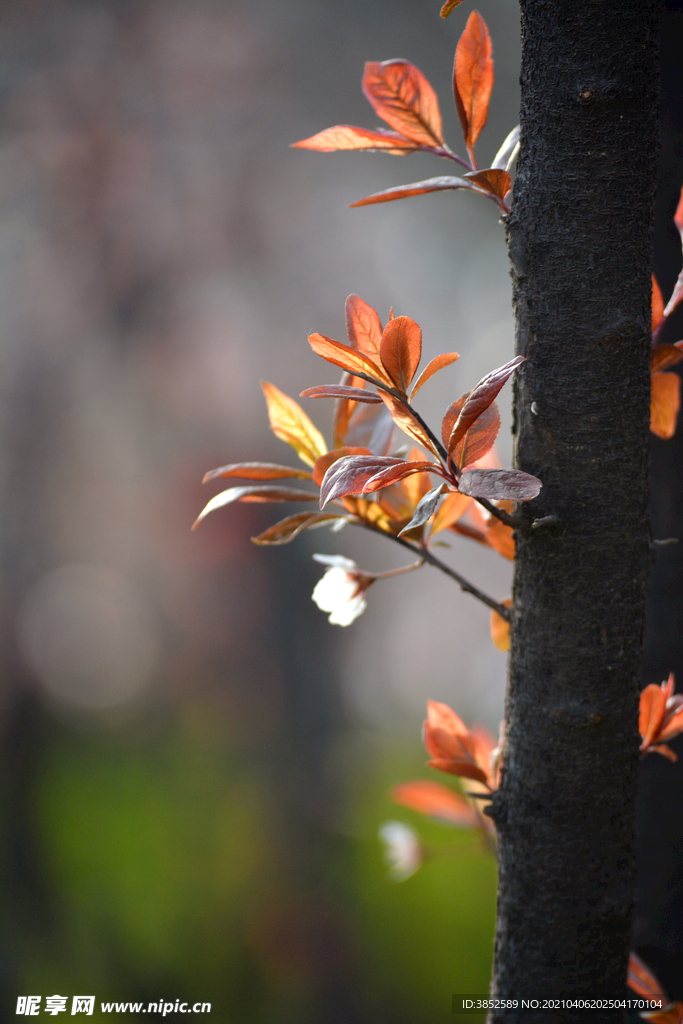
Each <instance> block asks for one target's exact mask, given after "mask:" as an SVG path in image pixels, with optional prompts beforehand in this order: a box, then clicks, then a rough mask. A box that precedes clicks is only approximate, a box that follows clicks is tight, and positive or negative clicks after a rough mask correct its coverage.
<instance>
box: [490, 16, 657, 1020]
mask: <svg viewBox="0 0 683 1024" xmlns="http://www.w3.org/2000/svg"><path fill="white" fill-rule="evenodd" d="M522 39H523V54H522V113H521V125H522V150H521V155H520V163H519V169H518V176H517V182H516V185H515V192H514V204H513V212H512V214H511V215H510V217H509V223H508V241H509V250H510V258H511V262H512V276H513V282H514V305H515V312H516V319H517V351H518V352H519V353H521V354H523V355H525V356H526V359H527V361H526V363H525V364H524V365H523V367H522V368H521V372H519V373H518V379H517V383H516V394H515V433H516V453H517V465H518V466H519V468H520V469H523V470H525V471H527V472H530V473H533V474H535V475H536V476H539V477H540V478H541V480H542V481H543V490H542V492H541V494H540V496H539V498H538V499H536V500H535V501H534V502H532V503H530V505H527V506H524V509H523V511H524V515H525V517H526V520H527V524H528V525H527V526H526V527H525V528H522V529H519V530H518V531H517V559H516V568H515V583H514V604H513V617H512V653H511V659H510V681H509V690H508V698H507V709H506V717H507V722H508V738H507V746H506V751H505V771H504V776H503V781H502V785H501V789H500V792H499V794H498V795H497V796H496V798H495V800H494V803H493V806H492V811H491V813H492V815H493V817H494V819H495V821H496V825H497V828H498V834H499V837H500V877H499V894H498V925H497V933H496V952H495V965H494V978H493V991H494V993H495V994H496V995H497V996H501V997H510V998H529V997H530V998H539V999H540V998H571V997H575V998H576V997H590V996H604V995H607V996H610V995H612V996H614V995H617V994H619V995H623V994H624V985H625V977H626V963H627V958H628V949H629V936H630V928H631V916H632V901H633V880H634V803H635V790H636V776H637V764H638V731H637V720H638V715H637V707H638V694H639V690H640V666H641V647H642V636H643V621H644V609H645V597H646V584H647V576H648V570H649V565H650V543H649V525H648V501H647V491H648V445H649V436H648V423H649V381H650V378H649V354H650V271H651V258H652V253H651V249H652V217H653V200H654V187H655V172H656V155H657V44H656V9H655V0H627V2H625V3H623V4H615V3H614V2H613V0H562V2H559V0H522ZM547 516H554V517H556V519H557V522H556V523H555V524H553V523H546V524H545V525H539V526H538V528H535V529H534V528H531V523H532V521H533V520H538V519H541V518H543V517H547ZM502 1018H503V1015H495V1016H494V1019H495V1020H499V1019H502ZM620 1018H621V1014H620V1013H612V1014H609V1013H608V1014H606V1015H605V1017H604V1019H606V1020H607V1019H614V1020H617V1019H620ZM522 1019H524V1018H522ZM533 1019H534V1021H536V1022H539V1021H542V1020H543V1017H542V1016H539V1015H538V1014H534V1015H533ZM546 1019H548V1020H553V1021H554V1022H555V1021H558V1020H562V1021H563V1020H567V1021H570V1020H574V1019H576V1020H580V1019H582V1017H581V1014H573V1013H571V1012H565V1013H561V1014H559V1015H558V1014H557V1012H555V1013H552V1014H550V1015H549V1016H548V1017H547V1018H546ZM583 1019H584V1020H585V1017H584V1018H583Z"/></svg>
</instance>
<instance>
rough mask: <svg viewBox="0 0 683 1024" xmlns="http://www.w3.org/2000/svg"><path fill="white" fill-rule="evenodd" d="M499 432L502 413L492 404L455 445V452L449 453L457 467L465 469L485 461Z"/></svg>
mask: <svg viewBox="0 0 683 1024" xmlns="http://www.w3.org/2000/svg"><path fill="white" fill-rule="evenodd" d="M499 430H500V413H499V412H498V406H497V405H496V403H495V402H491V404H490V406H489V407H488V409H484V411H483V413H482V414H481V416H479V418H478V419H476V420H475V421H474V423H473V424H472V426H471V427H470V429H469V430H468V431H467V432H466V433H465V434H464V436H463V437H462V438H461V439H460V440H459V441H458V443H457V444H456V445H455V447H454V448H453V451H452V452H450V453H449V454H450V455H451V457H452V459H453V461H454V462H455V464H456V466H459V468H460V469H465V468H466V467H467V466H471V465H472V463H474V462H478V461H479V460H480V459H483V457H484V456H485V455H486V454H487V453H488V452H490V450H491V449H492V448H493V446H494V444H495V441H496V438H497V437H498V432H499Z"/></svg>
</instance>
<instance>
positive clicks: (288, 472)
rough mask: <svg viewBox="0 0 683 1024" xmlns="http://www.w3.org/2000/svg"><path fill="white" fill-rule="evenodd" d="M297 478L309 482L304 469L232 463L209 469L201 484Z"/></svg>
mask: <svg viewBox="0 0 683 1024" xmlns="http://www.w3.org/2000/svg"><path fill="white" fill-rule="evenodd" d="M288 476H289V477H292V476H294V477H297V478H298V479H300V480H310V479H311V474H310V473H308V472H306V470H305V469H292V467H291V466H278V465H276V463H274V462H233V463H231V464H230V465H229V466H220V467H219V469H210V470H209V472H208V473H205V474H204V479H203V480H202V483H203V484H206V483H208V482H209V480H219V479H224V478H227V477H239V478H240V479H241V480H282V479H284V478H285V477H288Z"/></svg>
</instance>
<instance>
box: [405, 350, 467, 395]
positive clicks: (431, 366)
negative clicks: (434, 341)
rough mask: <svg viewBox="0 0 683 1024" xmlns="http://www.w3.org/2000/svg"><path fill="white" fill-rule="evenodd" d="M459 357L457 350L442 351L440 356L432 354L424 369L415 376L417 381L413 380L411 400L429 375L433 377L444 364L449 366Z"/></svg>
mask: <svg viewBox="0 0 683 1024" xmlns="http://www.w3.org/2000/svg"><path fill="white" fill-rule="evenodd" d="M459 358H460V355H459V354H458V353H457V352H444V353H443V354H442V355H440V356H434V358H433V359H432V360H430V362H428V363H427V365H426V366H425V368H424V370H423V371H422V373H421V374H420V376H419V377H418V378H417V381H416V382H415V387H414V388H413V390H412V392H411V395H410V399H411V401H412V400H413V398H414V397H415V395H416V394H417V392H418V391H419V390H420V388H421V387H422V385H423V384H426V383H427V381H428V380H429V378H430V377H433V376H434V374H435V373H438V371H439V370H442V369H443V368H444V366H450V365H451V363H454V362H455V361H456V359H459Z"/></svg>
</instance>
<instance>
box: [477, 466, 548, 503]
mask: <svg viewBox="0 0 683 1024" xmlns="http://www.w3.org/2000/svg"><path fill="white" fill-rule="evenodd" d="M542 486H543V484H542V483H541V481H540V480H539V479H538V477H536V476H531V474H530V473H522V471H521V470H519V469H468V470H467V472H466V473H462V475H461V476H460V479H459V480H458V489H459V490H460V491H462V493H463V494H471V495H472V497H473V498H493V499H494V500H495V499H497V498H512V500H513V501H530V500H531V499H532V498H535V497H536V495H537V494H539V493H540V490H541V487H542Z"/></svg>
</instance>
